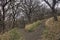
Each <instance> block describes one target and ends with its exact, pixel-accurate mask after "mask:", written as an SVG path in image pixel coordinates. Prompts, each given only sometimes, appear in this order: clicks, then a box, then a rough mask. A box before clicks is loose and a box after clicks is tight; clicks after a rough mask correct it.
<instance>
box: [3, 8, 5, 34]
mask: <svg viewBox="0 0 60 40" xmlns="http://www.w3.org/2000/svg"><path fill="white" fill-rule="evenodd" d="M2 10H3V33H4V30H5V10H4V7H3V8H2Z"/></svg>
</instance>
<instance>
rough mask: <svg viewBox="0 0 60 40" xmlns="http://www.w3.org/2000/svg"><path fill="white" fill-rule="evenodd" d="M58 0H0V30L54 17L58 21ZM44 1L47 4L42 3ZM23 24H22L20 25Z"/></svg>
mask: <svg viewBox="0 0 60 40" xmlns="http://www.w3.org/2000/svg"><path fill="white" fill-rule="evenodd" d="M59 1H60V0H51V2H52V3H50V2H49V0H41V1H40V0H0V32H3V33H4V32H5V31H7V30H9V29H12V28H14V27H23V28H24V27H25V25H26V24H29V23H33V22H35V21H37V20H43V19H47V18H50V17H54V20H55V21H58V19H57V16H58V15H60V14H59V13H60V12H59V13H58V11H57V8H58V4H59ZM42 2H45V3H46V4H47V5H48V6H49V8H47V6H45V5H44V4H42ZM22 25H23V26H22Z"/></svg>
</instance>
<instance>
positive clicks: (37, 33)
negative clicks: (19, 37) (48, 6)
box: [19, 20, 46, 40]
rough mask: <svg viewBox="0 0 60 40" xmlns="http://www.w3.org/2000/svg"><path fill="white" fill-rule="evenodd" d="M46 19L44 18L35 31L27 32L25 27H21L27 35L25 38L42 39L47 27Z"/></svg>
mask: <svg viewBox="0 0 60 40" xmlns="http://www.w3.org/2000/svg"><path fill="white" fill-rule="evenodd" d="M45 21H46V20H42V21H41V24H40V25H39V27H37V29H36V30H34V31H33V32H27V31H25V29H19V30H20V32H21V33H22V34H23V36H24V37H25V40H41V35H42V32H43V30H44V29H45Z"/></svg>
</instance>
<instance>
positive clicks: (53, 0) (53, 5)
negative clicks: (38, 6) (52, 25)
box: [44, 0, 58, 21]
mask: <svg viewBox="0 0 60 40" xmlns="http://www.w3.org/2000/svg"><path fill="white" fill-rule="evenodd" d="M44 1H45V2H46V3H47V4H48V6H49V7H50V8H51V10H52V15H53V16H54V20H55V21H58V19H57V15H56V10H55V5H56V3H57V0H51V1H52V4H50V3H49V2H48V0H44ZM51 5H52V6H51Z"/></svg>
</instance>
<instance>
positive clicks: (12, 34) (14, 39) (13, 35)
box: [0, 28, 24, 40]
mask: <svg viewBox="0 0 60 40" xmlns="http://www.w3.org/2000/svg"><path fill="white" fill-rule="evenodd" d="M0 40H24V39H23V37H22V34H21V33H20V32H19V30H18V29H17V28H14V29H12V30H10V31H9V32H6V33H4V34H3V35H0Z"/></svg>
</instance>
